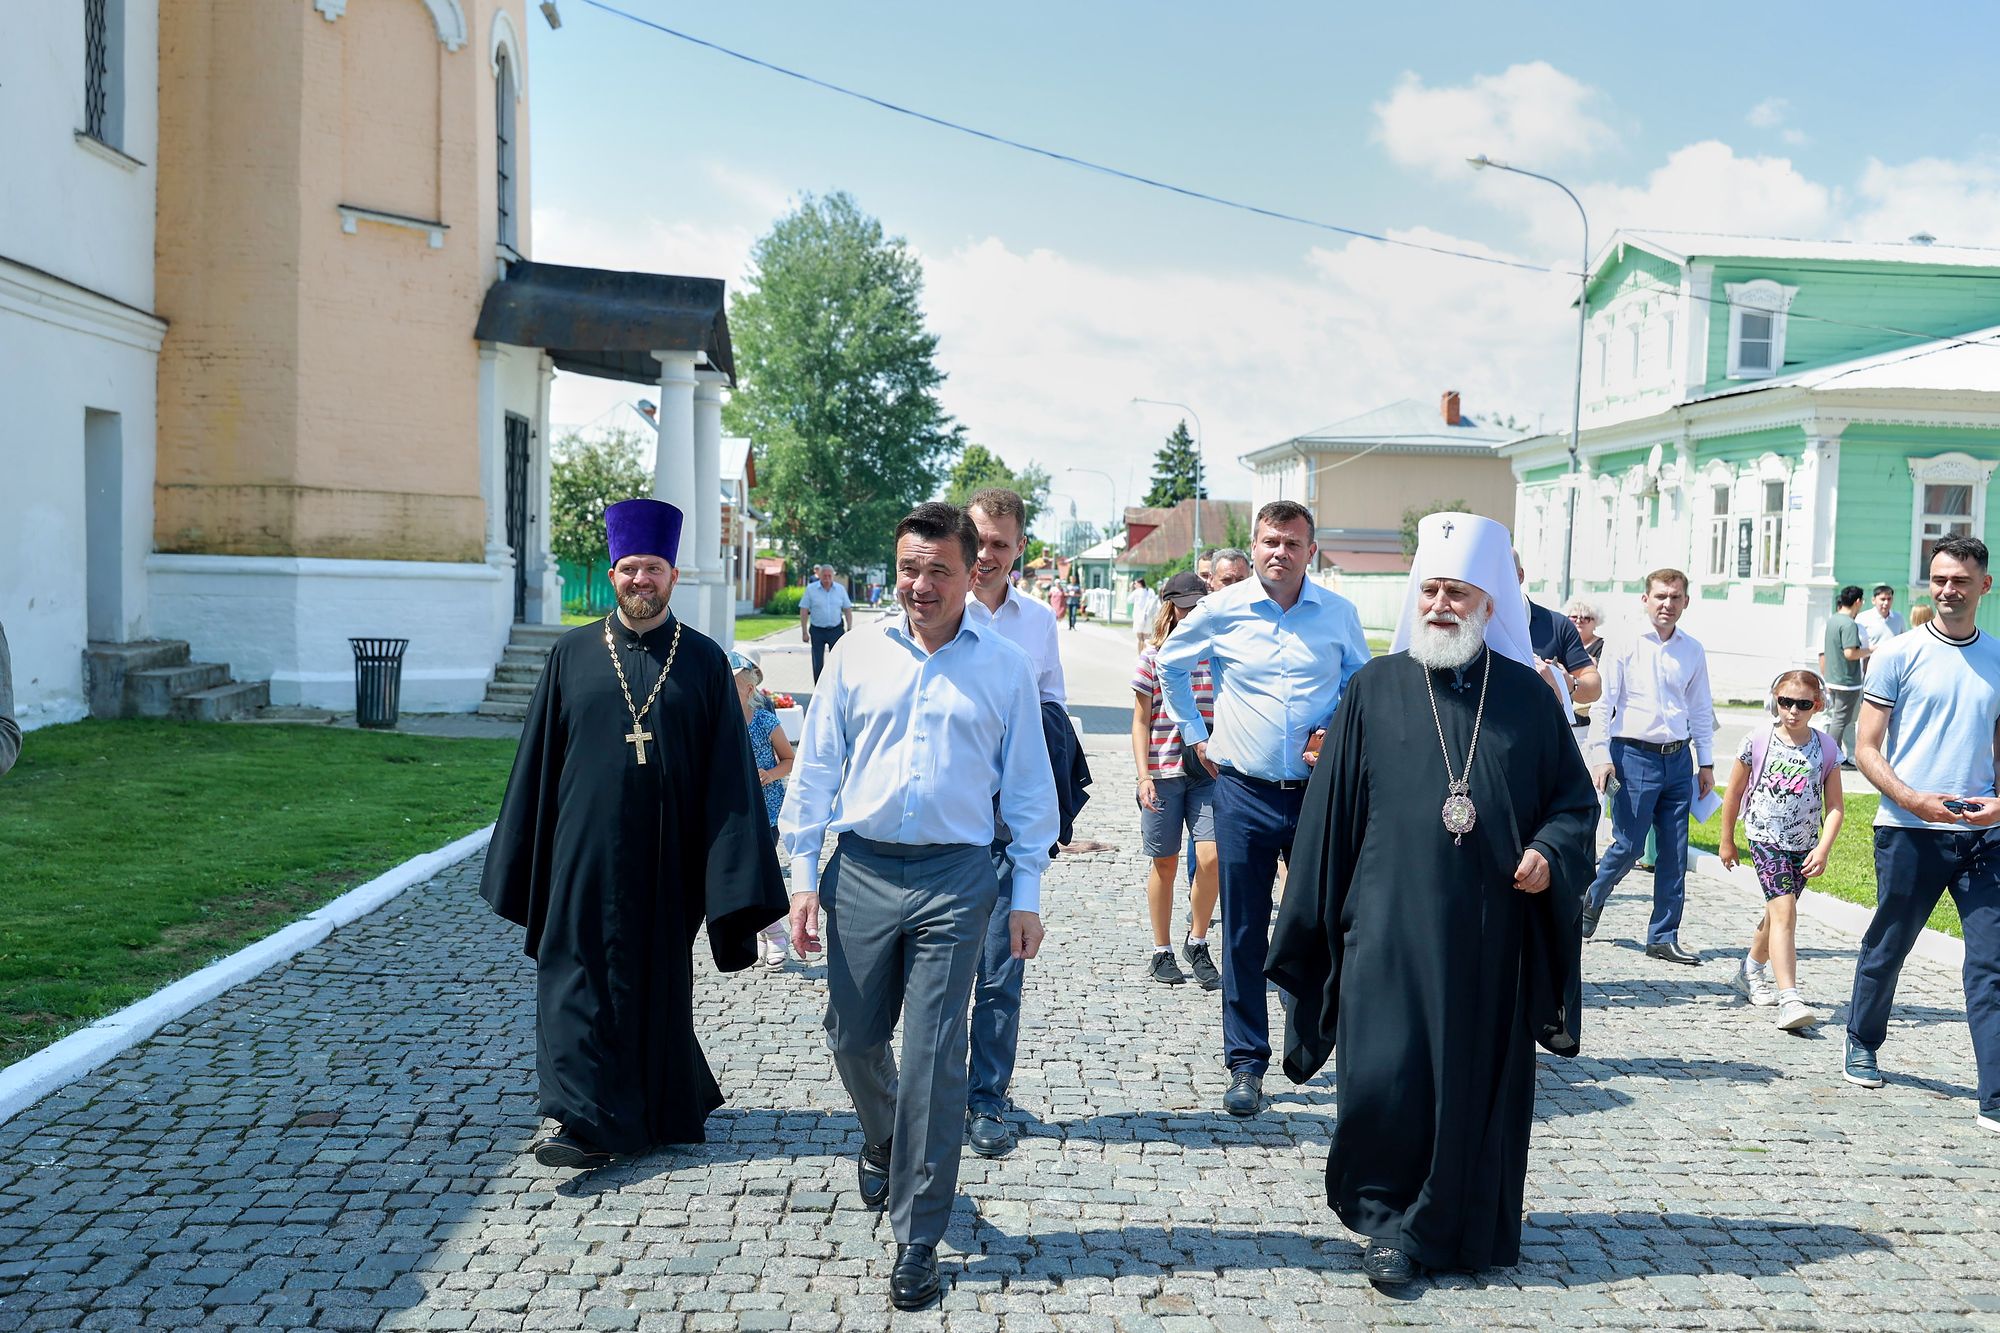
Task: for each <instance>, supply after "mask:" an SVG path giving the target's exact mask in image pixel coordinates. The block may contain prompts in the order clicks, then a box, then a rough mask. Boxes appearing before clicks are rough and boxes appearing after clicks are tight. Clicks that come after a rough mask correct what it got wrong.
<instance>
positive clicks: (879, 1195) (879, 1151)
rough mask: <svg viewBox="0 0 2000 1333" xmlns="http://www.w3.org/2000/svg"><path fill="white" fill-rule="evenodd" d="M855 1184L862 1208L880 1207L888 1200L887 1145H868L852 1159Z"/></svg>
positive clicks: (884, 1205)
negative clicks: (859, 1192) (859, 1154)
mask: <svg viewBox="0 0 2000 1333" xmlns="http://www.w3.org/2000/svg"><path fill="white" fill-rule="evenodd" d="M854 1167H855V1176H856V1184H855V1187H856V1188H857V1189H859V1190H860V1191H861V1206H862V1207H863V1208H882V1207H886V1206H887V1205H888V1202H889V1145H888V1144H886V1143H884V1144H879V1145H870V1146H869V1147H865V1148H863V1149H862V1150H861V1156H859V1157H857V1158H855V1159H854Z"/></svg>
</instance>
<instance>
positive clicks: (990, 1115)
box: [965, 1111, 1014, 1157]
mask: <svg viewBox="0 0 2000 1333" xmlns="http://www.w3.org/2000/svg"><path fill="white" fill-rule="evenodd" d="M965 1141H966V1142H967V1143H968V1144H970V1145H971V1147H972V1151H974V1152H976V1153H978V1154H979V1155H980V1156H981V1157H1005V1156H1006V1155H1007V1154H1008V1153H1010V1152H1012V1151H1014V1131H1013V1129H1011V1128H1010V1127H1009V1126H1008V1124H1007V1122H1006V1121H1005V1120H1002V1119H1001V1118H1000V1114H999V1112H997V1111H973V1112H971V1113H970V1114H969V1115H968V1116H967V1117H966V1121H965Z"/></svg>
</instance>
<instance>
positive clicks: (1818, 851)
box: [1717, 671, 1842, 1032]
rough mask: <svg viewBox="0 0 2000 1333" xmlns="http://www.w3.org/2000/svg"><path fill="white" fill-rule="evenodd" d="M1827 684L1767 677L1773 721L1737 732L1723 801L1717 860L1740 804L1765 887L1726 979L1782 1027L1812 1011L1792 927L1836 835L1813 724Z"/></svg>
mask: <svg viewBox="0 0 2000 1333" xmlns="http://www.w3.org/2000/svg"><path fill="white" fill-rule="evenodd" d="M1825 690H1826V682H1824V681H1823V680H1821V679H1820V678H1819V676H1818V675H1816V674H1815V673H1813V672H1811V671H1787V672H1786V673H1785V674H1784V675H1782V676H1779V677H1778V679H1777V680H1776V681H1775V682H1773V683H1772V686H1771V696H1772V698H1771V711H1772V712H1773V713H1774V714H1776V716H1777V721H1776V722H1775V723H1774V724H1773V725H1772V727H1771V729H1770V730H1769V731H1768V732H1764V733H1761V734H1760V733H1759V732H1757V731H1756V730H1755V729H1754V728H1753V729H1752V731H1751V733H1750V734H1749V735H1748V736H1745V737H1744V738H1743V748H1742V749H1741V750H1740V751H1738V752H1737V755H1736V766H1735V768H1734V769H1732V770H1731V772H1730V775H1729V789H1728V792H1727V794H1726V795H1725V796H1724V797H1723V801H1722V842H1721V846H1720V847H1719V848H1718V849H1717V851H1718V854H1719V855H1720V856H1721V857H1722V864H1724V865H1725V866H1728V867H1730V868H1731V869H1734V868H1735V867H1736V864H1737V854H1736V820H1737V816H1738V815H1739V814H1741V815H1742V816H1743V817H1744V818H1743V823H1744V832H1745V834H1746V835H1747V837H1748V840H1749V843H1750V862H1751V864H1752V865H1753V866H1755V867H1756V870H1757V884H1758V886H1759V887H1760V888H1762V889H1763V890H1764V919H1763V920H1762V921H1760V922H1758V924H1757V933H1756V934H1755V935H1753V936H1751V938H1750V951H1749V952H1748V953H1747V954H1745V955H1744V958H1743V963H1742V965H1741V966H1740V967H1738V968H1737V969H1736V970H1735V973H1734V974H1733V975H1732V976H1731V977H1730V984H1731V985H1732V986H1734V987H1735V988H1736V989H1737V991H1738V992H1740V993H1741V994H1742V995H1743V996H1744V998H1746V999H1748V1000H1749V1001H1750V1003H1752V1004H1757V1005H1773V1004H1775V1005H1776V1006H1778V1026H1779V1027H1780V1028H1783V1029H1784V1030H1785V1031H1787V1032H1799V1031H1803V1030H1804V1029H1806V1028H1809V1027H1811V1026H1813V1025H1814V1024H1815V1023H1818V1022H1819V1021H1820V1014H1819V1012H1818V1011H1817V1010H1815V1009H1814V1008H1813V1007H1812V1006H1811V1005H1809V1004H1807V1003H1806V1002H1805V1001H1804V1000H1802V999H1800V998H1799V989H1798V985H1799V982H1798V945H1797V942H1796V931H1797V927H1798V900H1799V895H1800V894H1802V893H1804V892H1805V889H1806V881H1807V880H1809V879H1817V878H1819V876H1821V875H1823V874H1825V873H1826V860H1827V857H1828V856H1829V855H1831V854H1832V851H1833V840H1834V839H1835V838H1836V837H1838V836H1839V835H1840V821H1841V815H1842V802H1841V794H1840V746H1839V745H1838V744H1836V743H1835V741H1834V739H1833V737H1831V736H1829V735H1828V734H1827V733H1825V732H1823V731H1821V730H1819V729H1818V728H1817V727H1814V726H1813V725H1812V718H1813V714H1815V713H1817V712H1818V711H1819V710H1820V707H1821V704H1822V702H1823V700H1824V699H1825V697H1826V695H1825ZM1773 974H1775V978H1774V976H1773ZM1774 979H1775V982H1776V984H1775V985H1773V981H1774Z"/></svg>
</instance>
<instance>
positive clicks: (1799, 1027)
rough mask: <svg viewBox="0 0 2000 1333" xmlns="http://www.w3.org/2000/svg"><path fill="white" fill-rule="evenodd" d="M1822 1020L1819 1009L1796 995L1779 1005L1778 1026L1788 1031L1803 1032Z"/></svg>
mask: <svg viewBox="0 0 2000 1333" xmlns="http://www.w3.org/2000/svg"><path fill="white" fill-rule="evenodd" d="M1821 1021H1822V1020H1821V1018H1820V1013H1819V1010H1817V1009H1815V1008H1813V1007H1812V1006H1811V1005H1809V1004H1807V1003H1806V1002H1805V1001H1804V1000H1801V999H1799V998H1797V997H1796V996H1794V997H1793V998H1792V999H1789V1000H1786V1001H1784V1002H1783V1003H1781V1004H1779V1006H1778V1026H1779V1028H1781V1029H1782V1030H1784V1031H1786V1032H1802V1031H1804V1030H1805V1029H1806V1028H1809V1027H1812V1026H1813V1025H1814V1024H1816V1023H1819V1022H1821Z"/></svg>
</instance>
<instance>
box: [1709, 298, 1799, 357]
mask: <svg viewBox="0 0 2000 1333" xmlns="http://www.w3.org/2000/svg"><path fill="white" fill-rule="evenodd" d="M1724 290H1725V291H1726V292H1727V293H1728V295H1729V367H1728V375H1729V378H1730V379H1733V380H1761V379H1769V378H1770V377H1771V376H1773V375H1776V374H1778V373H1780V372H1781V371H1783V370H1784V368H1785V323H1786V320H1785V316H1786V313H1787V312H1788V311H1790V310H1791V308H1792V298H1793V297H1795V296H1797V295H1798V294H1799V289H1798V288H1796V287H1787V286H1785V285H1784V284H1783V283H1779V282H1773V281H1772V280H1771V279H1769V278H1759V279H1757V280H1756V281H1755V282H1731V283H1725V284H1724ZM1746 312H1748V313H1751V314H1759V315H1769V316H1770V317H1771V361H1770V364H1769V365H1768V366H1748V367H1746V366H1745V365H1744V364H1743V357H1742V352H1743V316H1744V314H1745V313H1746Z"/></svg>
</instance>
